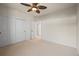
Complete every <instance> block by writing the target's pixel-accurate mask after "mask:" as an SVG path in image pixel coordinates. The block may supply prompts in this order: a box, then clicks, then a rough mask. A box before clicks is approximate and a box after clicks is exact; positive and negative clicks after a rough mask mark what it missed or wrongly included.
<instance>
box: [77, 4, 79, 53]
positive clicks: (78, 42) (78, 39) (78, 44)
mask: <svg viewBox="0 0 79 59" xmlns="http://www.w3.org/2000/svg"><path fill="white" fill-rule="evenodd" d="M77 51H78V54H79V4H78V5H77Z"/></svg>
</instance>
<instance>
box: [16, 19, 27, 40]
mask: <svg viewBox="0 0 79 59" xmlns="http://www.w3.org/2000/svg"><path fill="white" fill-rule="evenodd" d="M25 32H26V31H25V22H24V21H22V20H16V40H17V41H23V40H25V39H26V33H25Z"/></svg>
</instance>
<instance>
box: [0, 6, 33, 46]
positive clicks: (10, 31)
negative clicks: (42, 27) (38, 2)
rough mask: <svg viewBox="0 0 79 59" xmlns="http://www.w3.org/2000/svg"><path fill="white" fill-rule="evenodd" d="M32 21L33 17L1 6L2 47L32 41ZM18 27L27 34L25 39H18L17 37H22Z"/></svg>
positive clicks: (0, 38) (0, 40)
mask: <svg viewBox="0 0 79 59" xmlns="http://www.w3.org/2000/svg"><path fill="white" fill-rule="evenodd" d="M32 19H33V17H32V16H31V15H28V14H26V13H24V12H23V11H20V10H17V9H14V8H10V7H7V6H3V5H0V32H2V33H1V34H0V47H3V46H6V45H8V44H12V43H16V42H20V41H23V40H28V39H30V34H31V33H30V31H31V20H32ZM19 24H20V25H19ZM16 25H17V26H16ZM21 25H22V26H21ZM23 26H25V27H24V28H23ZM17 27H18V28H21V30H20V31H23V32H22V33H24V34H25V39H17V36H18V37H20V36H19V35H20V34H21V33H20V32H19V31H18V30H16V28H17ZM18 28H17V29H18ZM22 28H23V29H22ZM17 31H18V32H19V33H18V32H17Z"/></svg>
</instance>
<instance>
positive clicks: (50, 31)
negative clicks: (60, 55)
mask: <svg viewBox="0 0 79 59" xmlns="http://www.w3.org/2000/svg"><path fill="white" fill-rule="evenodd" d="M37 20H38V21H36V22H38V23H41V27H42V28H41V36H42V38H43V40H47V41H51V42H55V43H58V44H63V45H66V46H70V47H75V48H76V7H71V8H68V9H64V10H60V11H56V12H54V13H51V14H48V15H43V16H40V17H37Z"/></svg>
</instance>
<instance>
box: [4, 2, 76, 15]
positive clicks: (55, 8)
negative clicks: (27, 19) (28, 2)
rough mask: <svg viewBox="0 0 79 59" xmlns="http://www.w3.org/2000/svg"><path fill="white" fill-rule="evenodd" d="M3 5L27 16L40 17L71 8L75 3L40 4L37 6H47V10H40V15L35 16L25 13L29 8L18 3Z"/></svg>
mask: <svg viewBox="0 0 79 59" xmlns="http://www.w3.org/2000/svg"><path fill="white" fill-rule="evenodd" d="M3 5H5V6H8V7H11V8H16V9H18V10H21V11H23V12H26V13H29V14H33V15H38V16H41V15H46V14H48V13H51V12H55V11H58V10H62V9H65V8H70V7H73V6H75V5H76V4H75V3H40V4H39V5H44V6H47V9H45V10H40V11H41V13H40V14H36V13H35V12H27V10H28V8H29V7H26V6H23V5H21V4H19V3H6V4H3Z"/></svg>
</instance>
